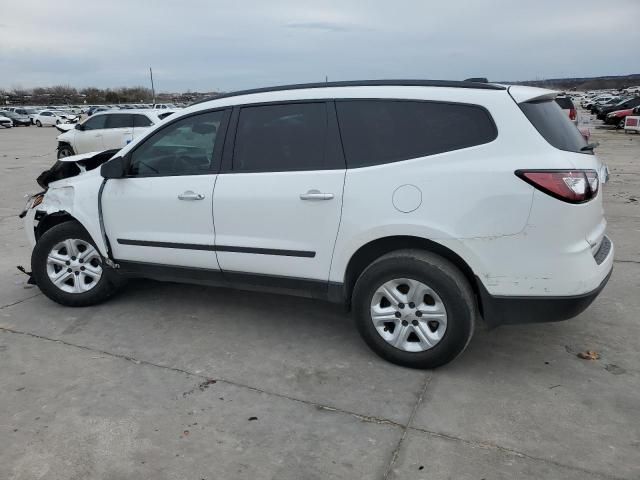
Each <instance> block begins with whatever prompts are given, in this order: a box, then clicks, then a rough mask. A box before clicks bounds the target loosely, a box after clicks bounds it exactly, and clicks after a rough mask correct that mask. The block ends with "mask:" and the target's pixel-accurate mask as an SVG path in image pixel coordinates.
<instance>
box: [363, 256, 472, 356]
mask: <svg viewBox="0 0 640 480" xmlns="http://www.w3.org/2000/svg"><path fill="white" fill-rule="evenodd" d="M353 310H354V315H355V319H356V325H357V327H358V330H359V331H360V334H361V335H362V337H363V339H364V340H365V342H366V343H367V345H369V347H370V348H371V349H372V350H373V351H374V352H376V353H377V354H378V355H380V356H381V357H382V358H384V359H386V360H388V361H390V362H393V363H396V364H398V365H403V366H405V367H411V368H434V367H438V366H440V365H444V364H445V363H448V362H450V361H451V360H453V359H454V358H456V357H457V356H458V355H459V354H460V353H462V351H464V349H465V348H466V347H467V345H468V343H469V341H470V340H471V337H472V335H473V330H474V324H475V316H476V305H475V300H474V296H473V291H472V289H471V287H470V285H469V282H468V281H467V280H466V278H465V277H464V275H463V274H462V273H461V272H460V271H459V270H458V269H457V268H456V267H455V266H454V265H453V264H451V263H450V262H449V261H448V260H446V259H444V258H442V257H440V256H438V255H435V254H432V253H430V252H426V251H421V250H399V251H396V252H391V253H389V254H387V255H384V256H382V257H380V258H379V259H378V260H376V261H375V262H373V263H372V264H371V265H369V267H367V268H366V269H365V271H364V272H363V273H362V275H361V276H360V278H359V279H358V281H357V282H356V285H355V288H354V292H353Z"/></svg>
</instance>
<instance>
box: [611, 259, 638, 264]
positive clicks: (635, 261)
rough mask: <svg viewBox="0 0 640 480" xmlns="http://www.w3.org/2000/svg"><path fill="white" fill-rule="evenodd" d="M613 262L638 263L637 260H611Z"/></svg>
mask: <svg viewBox="0 0 640 480" xmlns="http://www.w3.org/2000/svg"><path fill="white" fill-rule="evenodd" d="M613 263H640V261H638V260H616V259H614V260H613Z"/></svg>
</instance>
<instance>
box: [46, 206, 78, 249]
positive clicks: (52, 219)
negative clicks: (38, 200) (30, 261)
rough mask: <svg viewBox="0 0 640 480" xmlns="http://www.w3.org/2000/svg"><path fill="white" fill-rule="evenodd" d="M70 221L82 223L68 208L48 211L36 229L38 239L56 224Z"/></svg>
mask: <svg viewBox="0 0 640 480" xmlns="http://www.w3.org/2000/svg"><path fill="white" fill-rule="evenodd" d="M70 221H74V222H77V223H78V224H79V225H82V222H80V221H79V220H78V219H77V218H75V217H74V216H73V215H71V214H70V213H69V212H67V211H66V210H59V211H57V212H53V213H48V214H46V215H44V216H43V217H42V218H41V219H40V220H39V221H38V226H37V227H36V229H35V234H36V241H37V240H38V239H39V238H40V237H42V235H44V233H45V232H46V231H47V230H51V229H52V228H53V227H55V226H56V225H60V224H61V223H64V222H70ZM82 228H84V225H82ZM85 230H86V228H85Z"/></svg>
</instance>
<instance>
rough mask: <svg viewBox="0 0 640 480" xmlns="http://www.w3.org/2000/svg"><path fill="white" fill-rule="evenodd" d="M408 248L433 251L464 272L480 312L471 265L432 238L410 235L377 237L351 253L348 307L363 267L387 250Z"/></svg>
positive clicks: (346, 289)
mask: <svg viewBox="0 0 640 480" xmlns="http://www.w3.org/2000/svg"><path fill="white" fill-rule="evenodd" d="M408 248H411V249H414V248H416V249H422V250H427V251H430V252H433V253H435V254H438V255H440V256H441V257H443V258H446V259H447V260H449V261H450V262H451V263H453V264H454V265H455V266H456V267H458V268H459V269H460V271H461V272H462V273H463V274H464V276H465V277H466V279H467V280H468V281H469V285H471V288H472V289H473V292H474V293H475V295H476V298H477V301H478V307H479V308H480V313H482V304H481V303H482V302H481V298H480V295H479V292H478V284H477V282H476V276H475V274H474V273H473V270H471V267H469V265H467V263H466V262H465V261H464V260H463V259H462V258H461V257H460V255H458V254H457V253H455V252H454V251H453V250H451V249H449V248H447V247H445V246H443V245H441V244H439V243H436V242H434V241H432V240H427V239H426V238H420V237H411V236H394V237H384V238H379V239H377V240H374V241H372V242H369V243H367V244H366V245H363V246H362V247H360V248H359V249H358V250H357V251H356V252H355V253H354V254H353V256H352V257H351V259H350V260H349V264H348V265H347V271H346V273H345V283H344V289H345V290H344V295H345V299H346V302H347V305H348V306H349V307H350V303H351V294H352V292H353V287H354V286H355V283H356V280H358V277H359V276H360V274H361V273H362V272H363V271H364V269H365V268H367V266H368V265H370V264H371V263H372V262H373V261H374V260H376V259H377V258H379V257H381V256H382V255H385V254H387V253H389V252H392V251H394V250H403V249H408Z"/></svg>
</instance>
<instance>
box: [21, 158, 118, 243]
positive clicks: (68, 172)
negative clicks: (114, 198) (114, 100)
mask: <svg viewBox="0 0 640 480" xmlns="http://www.w3.org/2000/svg"><path fill="white" fill-rule="evenodd" d="M117 152H118V150H117V149H116V150H105V151H103V152H91V153H85V154H81V155H73V156H69V157H64V158H61V159H58V160H57V161H56V163H55V164H54V165H53V166H52V167H51V168H50V169H48V170H45V171H44V172H42V173H41V174H40V175H39V176H38V178H37V179H36V181H37V182H38V185H40V187H42V188H43V189H44V190H43V191H41V192H38V193H36V194H34V195H29V196H28V198H27V202H26V205H25V208H24V210H23V211H22V212H21V213H20V215H19V217H20V218H22V219H23V221H24V223H25V232H26V234H27V238H28V240H29V242H30V243H31V245H35V243H36V241H37V239H38V238H39V237H40V235H42V233H43V232H44V231H46V229H48V228H50V227H51V226H52V225H55V224H56V223H60V222H62V221H66V220H69V219H73V220H77V221H78V222H80V223H81V224H82V225H83V226H84V227H85V228H86V229H87V230H88V231H89V232H90V234H91V235H92V237H94V235H95V233H94V232H93V231H92V230H93V229H92V228H91V226H90V224H95V222H94V221H90V220H91V219H95V218H97V214H98V209H97V205H93V204H92V203H93V202H90V201H89V203H88V202H87V201H88V200H89V198H91V197H93V198H95V196H94V195H95V193H94V189H95V188H96V187H94V186H91V185H89V184H87V183H93V182H97V184H98V186H99V181H100V179H95V180H93V181H92V182H87V180H88V178H87V177H92V176H93V175H90V174H88V173H87V172H90V171H92V170H95V169H96V168H98V167H99V166H100V165H102V164H103V163H105V162H107V161H108V160H109V159H111V157H113V156H114V155H115V154H116V153H117ZM72 177H77V180H76V179H75V178H73V180H72V181H68V182H65V181H64V180H65V179H70V178H72ZM55 182H59V183H55ZM78 188H80V191H77V190H78ZM98 233H99V232H98ZM96 236H97V240H96V241H97V243H98V246H100V241H99V239H100V235H99V234H98V235H96ZM94 238H95V237H94Z"/></svg>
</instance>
